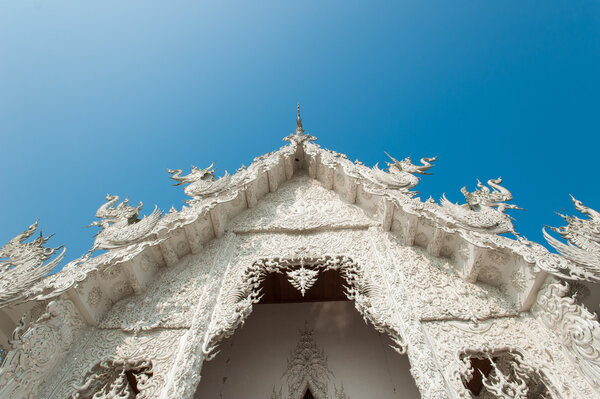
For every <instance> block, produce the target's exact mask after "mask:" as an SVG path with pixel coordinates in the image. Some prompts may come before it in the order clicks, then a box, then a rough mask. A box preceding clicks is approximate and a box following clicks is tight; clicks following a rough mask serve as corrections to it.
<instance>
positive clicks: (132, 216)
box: [90, 194, 162, 252]
mask: <svg viewBox="0 0 600 399" xmlns="http://www.w3.org/2000/svg"><path fill="white" fill-rule="evenodd" d="M106 200H107V202H106V203H105V204H104V205H102V206H101V207H100V208H98V210H97V211H96V217H97V218H99V219H101V220H99V221H94V222H93V223H92V224H90V226H99V227H101V228H102V230H101V231H100V232H99V233H98V235H97V236H96V240H95V241H94V245H93V247H92V249H91V251H90V252H93V251H96V250H98V249H107V250H109V249H115V248H121V247H125V246H128V245H131V244H135V243H137V242H140V241H143V240H145V239H146V238H148V236H149V235H150V233H151V232H152V229H154V226H156V224H157V223H158V221H159V220H160V218H161V217H162V212H161V211H160V210H158V208H157V207H156V206H155V207H154V211H153V212H152V213H151V214H150V215H149V216H144V217H143V218H142V219H139V217H138V216H139V212H140V210H141V209H142V203H141V202H140V204H139V205H138V206H137V207H133V206H131V205H128V203H129V199H128V198H127V199H125V200H124V201H123V202H121V203H120V204H119V205H117V206H116V207H115V204H116V203H117V202H119V196H118V195H110V194H107V195H106Z"/></svg>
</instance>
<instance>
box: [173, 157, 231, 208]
mask: <svg viewBox="0 0 600 399" xmlns="http://www.w3.org/2000/svg"><path fill="white" fill-rule="evenodd" d="M213 166H214V162H213V163H212V164H210V166H209V167H208V168H206V169H200V168H197V167H195V166H192V171H191V172H190V173H189V174H187V175H185V176H181V173H182V171H181V169H175V170H171V169H167V172H169V174H170V175H171V179H173V180H175V181H177V183H175V184H174V185H175V186H179V185H182V184H188V186H186V187H185V189H184V192H185V194H186V195H188V196H190V197H192V198H193V199H195V200H199V199H202V198H206V197H209V196H211V195H216V194H218V193H220V192H222V191H224V190H226V189H227V188H228V187H229V184H230V182H231V176H230V175H229V173H227V171H225V175H223V176H222V177H220V178H219V179H217V178H215V170H214V168H213Z"/></svg>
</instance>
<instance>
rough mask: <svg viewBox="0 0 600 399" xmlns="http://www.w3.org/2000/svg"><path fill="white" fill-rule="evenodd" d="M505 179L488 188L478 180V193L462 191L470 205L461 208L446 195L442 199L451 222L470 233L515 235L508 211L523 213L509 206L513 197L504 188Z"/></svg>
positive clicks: (491, 182)
mask: <svg viewBox="0 0 600 399" xmlns="http://www.w3.org/2000/svg"><path fill="white" fill-rule="evenodd" d="M501 183H502V178H500V177H499V178H497V179H490V180H488V182H487V184H488V185H489V186H490V187H491V188H492V190H490V188H489V187H486V186H484V185H483V183H481V181H479V180H477V187H478V188H477V190H475V191H473V192H469V191H467V188H466V187H463V188H461V190H460V191H461V192H462V193H463V195H464V196H465V199H466V201H467V203H466V204H463V205H459V204H454V203H452V202H450V201H449V200H448V199H447V198H446V195H445V194H444V195H442V199H441V201H440V202H441V205H442V207H443V208H444V210H445V211H446V213H447V215H448V216H449V218H450V219H451V220H452V221H453V222H454V223H455V224H458V225H460V226H462V227H465V228H468V229H475V230H478V231H484V232H488V233H492V234H503V233H513V234H516V233H515V230H514V226H513V224H512V222H511V219H512V218H511V217H510V216H508V215H506V214H505V213H504V211H505V210H506V209H521V208H519V207H517V206H516V205H513V204H506V201H510V200H512V198H513V197H512V194H511V193H510V191H508V190H507V189H506V188H504V187H502V186H500V184H501Z"/></svg>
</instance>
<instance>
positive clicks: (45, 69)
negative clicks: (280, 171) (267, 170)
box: [0, 0, 600, 259]
mask: <svg viewBox="0 0 600 399" xmlns="http://www.w3.org/2000/svg"><path fill="white" fill-rule="evenodd" d="M297 101H300V103H301V105H302V110H303V120H304V127H305V128H306V129H307V131H309V132H310V133H312V134H313V135H315V136H317V137H318V141H317V143H318V144H320V145H321V146H323V147H326V148H329V149H332V150H335V151H338V152H342V153H346V154H348V156H349V157H350V158H351V159H355V158H358V159H360V160H361V161H363V162H364V163H365V164H367V165H373V164H375V163H376V162H383V161H384V160H385V159H386V157H385V154H384V153H383V152H384V151H387V152H389V153H390V154H391V155H393V156H394V157H396V158H403V157H405V156H408V155H411V156H413V158H414V159H416V158H419V157H422V156H433V155H439V159H438V162H437V165H436V166H435V167H434V168H433V169H432V170H431V171H432V172H433V173H434V175H433V176H426V177H425V178H424V179H423V180H422V183H421V185H420V186H419V188H418V189H419V190H420V191H421V192H422V193H423V194H422V196H423V197H425V198H427V197H428V196H429V195H431V196H433V197H434V198H435V199H439V198H440V197H441V195H442V193H444V192H445V193H446V195H447V197H448V198H449V199H451V200H453V201H459V200H460V201H461V203H462V202H464V198H463V196H462V195H461V193H460V191H459V190H460V188H461V187H462V186H467V188H468V189H470V190H473V189H474V188H475V183H476V180H475V179H476V178H480V179H482V180H487V179H490V178H496V177H498V176H502V177H503V178H504V182H505V184H504V185H505V187H507V188H508V189H509V190H511V191H512V193H513V195H514V198H515V199H514V201H513V202H514V203H515V204H517V205H519V206H521V207H523V208H526V209H527V210H526V211H511V214H512V215H513V216H514V217H515V219H516V220H515V225H516V229H517V231H518V232H520V233H521V234H523V235H525V236H526V237H528V238H530V239H534V240H536V241H538V242H541V243H545V241H544V240H543V238H542V236H541V228H542V226H543V225H544V224H548V225H554V226H557V225H561V224H562V220H561V219H560V218H559V217H557V216H556V215H555V214H554V213H553V212H554V211H560V210H561V209H562V208H565V209H566V210H567V213H571V214H572V213H575V210H574V208H573V206H572V205H571V203H570V199H569V196H568V194H569V193H572V194H573V195H575V196H576V197H577V198H578V199H580V200H582V201H584V203H586V204H587V205H589V206H592V207H595V208H596V209H598V210H600V187H599V184H598V182H599V179H598V177H597V172H598V154H599V152H598V150H599V148H600V146H599V144H600V139H599V138H598V135H599V133H600V129H599V125H600V123H599V110H600V2H598V1H574V0H570V1H523V0H519V1H481V0H478V1H459V0H455V1H437V2H433V1H410V2H407V1H391V2H377V1H368V2H367V1H363V2H356V1H339V2H333V1H294V2H288V1H281V0H277V1H259V2H247V1H240V2H230V1H218V2H210V3H209V2H205V1H193V2H192V1H149V0H143V1H135V0H127V1H112V0H111V1H101V2H91V1H75V0H71V1H64V0H53V1H43V0H36V1H27V0H20V1H5V0H2V1H1V2H0V134H1V141H0V187H1V188H0V190H1V195H0V243H2V244H3V243H5V242H6V241H8V240H9V239H10V238H12V237H13V236H14V235H16V234H18V233H20V232H22V231H23V230H24V229H25V228H26V227H27V226H29V225H30V224H31V223H32V222H33V221H35V220H36V219H38V218H39V219H40V225H41V226H42V228H43V230H44V233H47V234H49V233H56V235H55V237H54V238H52V240H51V241H50V244H53V245H55V246H58V245H60V244H65V245H66V246H67V259H73V258H76V257H78V256H79V255H81V254H82V253H84V252H86V251H87V250H88V249H89V248H90V247H91V245H92V242H93V235H94V234H95V229H94V228H84V227H83V226H85V225H87V224H89V223H91V222H92V221H93V220H94V219H95V217H94V214H95V211H96V209H97V208H98V206H100V205H101V204H102V203H104V197H105V195H106V194H107V193H110V194H116V195H120V196H121V197H122V198H125V197H126V196H129V197H130V199H131V201H132V202H135V203H137V202H138V201H143V202H144V212H145V213H146V214H147V213H150V212H151V211H152V209H153V205H154V204H157V205H158V206H159V207H160V208H162V209H163V210H165V211H166V210H168V209H169V208H170V207H171V205H172V204H174V205H176V206H177V207H180V206H181V205H182V200H183V199H184V198H185V196H184V194H183V192H182V190H181V188H180V187H172V186H171V183H172V181H171V180H170V178H169V176H168V174H167V173H166V171H165V169H166V168H181V169H184V170H188V168H189V167H190V166H191V165H198V166H201V167H206V166H208V164H210V163H211V162H212V161H214V160H216V161H217V167H218V173H219V175H220V174H222V173H223V171H224V170H225V169H228V170H229V171H230V172H233V171H235V170H236V169H237V168H238V167H239V166H240V165H241V164H242V163H244V164H246V165H247V164H248V163H249V162H250V161H251V160H252V159H253V158H254V157H255V156H258V155H261V154H263V153H266V152H269V151H272V150H274V149H277V148H279V147H280V146H281V145H283V143H282V142H281V138H283V137H284V136H286V135H287V134H289V133H290V132H291V131H292V130H293V129H294V127H295V113H296V102H297Z"/></svg>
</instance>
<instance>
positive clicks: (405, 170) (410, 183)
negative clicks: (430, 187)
mask: <svg viewBox="0 0 600 399" xmlns="http://www.w3.org/2000/svg"><path fill="white" fill-rule="evenodd" d="M386 155H387V156H388V157H389V158H390V159H391V160H392V162H386V164H387V167H388V169H387V171H384V170H381V169H379V166H378V164H376V165H375V166H374V167H373V169H371V170H370V176H368V175H367V176H368V177H371V178H372V180H375V181H376V182H377V183H379V184H381V185H383V186H384V187H386V188H389V189H393V190H400V191H404V192H408V191H409V190H411V189H413V188H415V187H416V186H417V185H418V184H419V181H420V178H419V177H417V176H415V174H420V175H429V174H430V173H427V172H426V171H427V170H429V169H430V168H431V167H432V166H433V165H432V164H431V162H434V161H435V160H436V159H437V157H432V158H421V165H414V164H413V163H412V160H411V159H410V157H406V158H404V159H403V160H402V161H398V160H397V159H395V158H393V157H392V156H391V155H389V154H388V153H387V152H386Z"/></svg>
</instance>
